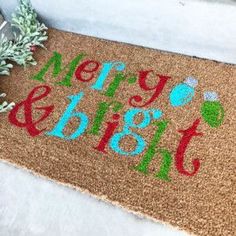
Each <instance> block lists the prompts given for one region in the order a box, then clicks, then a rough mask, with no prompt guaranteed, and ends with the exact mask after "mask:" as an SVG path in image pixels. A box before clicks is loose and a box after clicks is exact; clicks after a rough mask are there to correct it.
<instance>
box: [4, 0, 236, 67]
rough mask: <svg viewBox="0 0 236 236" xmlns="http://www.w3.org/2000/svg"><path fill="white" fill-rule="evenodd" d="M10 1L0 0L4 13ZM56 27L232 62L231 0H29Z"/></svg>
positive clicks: (235, 53)
mask: <svg viewBox="0 0 236 236" xmlns="http://www.w3.org/2000/svg"><path fill="white" fill-rule="evenodd" d="M16 2H17V1H16V0H0V6H1V8H2V9H3V11H4V13H5V14H6V15H7V16H8V17H9V16H10V12H12V11H13V9H14V8H15V5H16ZM32 3H33V6H34V7H35V8H36V10H37V12H38V13H39V15H40V16H41V17H42V18H43V20H44V21H45V22H46V23H47V24H48V25H49V26H53V27H56V28H59V29H63V30H67V31H73V32H78V33H82V34H86V35H92V36H97V37H101V38H106V39H111V40H115V41H122V42H128V43H132V44H138V45H144V46H147V47H152V48H157V49H162V50H167V51H172V52H178V53H183V54H187V55H192V56H198V57H203V58H210V59H214V60H219V61H225V62H229V63H236V43H235V42H236V27H235V24H236V23H235V22H236V1H233V0H221V1H219V0H218V1H200V0H158V1H157V0H135V1H134V0H119V1H117V0H48V1H42V0H32Z"/></svg>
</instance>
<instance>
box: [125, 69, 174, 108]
mask: <svg viewBox="0 0 236 236" xmlns="http://www.w3.org/2000/svg"><path fill="white" fill-rule="evenodd" d="M150 72H153V71H152V70H149V71H139V86H140V88H141V89H143V90H145V91H153V90H154V93H153V95H152V97H151V98H150V99H149V100H148V101H147V102H146V103H144V104H135V103H133V101H135V102H137V103H140V102H142V100H143V98H142V97H141V96H140V95H135V96H133V97H131V98H130V99H129V105H130V106H133V107H145V106H147V105H149V104H151V103H152V102H153V101H155V100H156V99H157V98H158V97H159V96H160V94H161V92H162V90H163V88H164V86H165V84H166V82H167V80H168V79H170V78H171V77H169V76H166V75H157V76H158V77H159V78H160V80H159V82H158V83H157V85H156V86H154V87H149V86H148V85H147V82H146V80H147V75H148V74H149V73H150Z"/></svg>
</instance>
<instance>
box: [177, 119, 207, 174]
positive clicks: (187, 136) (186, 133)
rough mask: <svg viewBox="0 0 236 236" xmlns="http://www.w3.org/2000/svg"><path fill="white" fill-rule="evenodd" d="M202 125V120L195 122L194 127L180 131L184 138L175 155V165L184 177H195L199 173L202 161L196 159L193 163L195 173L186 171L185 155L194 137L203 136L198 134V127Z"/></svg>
mask: <svg viewBox="0 0 236 236" xmlns="http://www.w3.org/2000/svg"><path fill="white" fill-rule="evenodd" d="M199 123H200V119H197V120H195V121H194V122H193V125H192V126H191V127H190V128H188V129H186V130H179V131H178V132H180V133H182V134H183V137H182V138H181V140H180V142H179V146H178V148H177V151H176V154H175V165H176V168H177V170H178V172H179V173H181V174H183V175H188V176H193V175H195V174H196V173H197V171H198V170H199V167H200V161H199V159H194V160H193V161H192V164H193V166H194V170H193V172H188V171H187V170H185V169H184V153H185V151H186V149H187V146H188V144H189V142H190V140H191V139H192V137H193V136H202V135H203V134H202V133H197V132H196V130H197V127H198V125H199Z"/></svg>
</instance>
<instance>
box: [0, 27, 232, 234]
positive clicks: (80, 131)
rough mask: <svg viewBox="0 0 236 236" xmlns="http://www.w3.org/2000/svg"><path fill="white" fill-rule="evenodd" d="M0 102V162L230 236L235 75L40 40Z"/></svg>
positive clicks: (218, 68)
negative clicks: (1, 108) (3, 109)
mask: <svg viewBox="0 0 236 236" xmlns="http://www.w3.org/2000/svg"><path fill="white" fill-rule="evenodd" d="M46 47H47V48H48V50H37V51H36V53H35V57H36V59H37V61H38V65H37V66H35V67H30V68H26V69H22V68H21V67H15V69H14V70H13V71H12V75H11V76H10V77H8V78H1V90H2V91H5V92H7V94H8V99H9V100H11V101H15V102H16V106H15V107H14V109H13V110H12V111H11V112H10V113H9V114H2V115H1V129H0V142H1V145H0V147H1V159H3V160H5V161H7V162H10V163H13V164H16V165H17V166H21V167H24V168H27V169H29V170H31V171H33V172H34V173H37V174H39V175H42V176H46V177H48V178H50V179H53V180H55V181H58V182H61V183H63V184H66V185H70V186H72V187H75V188H77V189H80V190H81V191H86V192H89V193H91V194H93V195H95V196H97V197H98V198H101V199H104V200H107V201H109V202H112V203H114V204H115V205H119V206H122V207H125V208H126V209H128V210H130V211H132V212H135V213H138V214H142V215H145V216H148V217H150V218H152V219H154V220H156V221H161V222H165V223H168V224H171V225H173V226H175V227H178V228H180V229H184V230H186V231H188V232H190V233H193V234H195V235H219V236H222V235H227V236H228V235H236V221H235V220H236V218H235V214H236V207H235V199H236V198H235V191H236V185H235V180H236V178H235V176H236V173H235V171H236V139H235V136H236V115H235V112H236V105H235V104H236V95H235V91H236V67H235V66H233V65H226V64H223V63H218V62H214V61H208V60H202V59H196V58H192V57H187V56H183V55H177V54H171V53H166V52H161V51H157V50H152V49H147V48H142V47H136V46H131V45H127V44H122V43H116V42H110V41H106V40H101V39H97V38H92V37H86V36H81V35H76V34H72V33H65V32H61V31H57V30H50V31H49V41H48V42H47V44H46Z"/></svg>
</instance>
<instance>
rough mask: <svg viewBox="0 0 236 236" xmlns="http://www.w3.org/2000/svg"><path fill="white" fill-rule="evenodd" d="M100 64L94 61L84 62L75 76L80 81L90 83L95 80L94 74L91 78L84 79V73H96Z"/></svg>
mask: <svg viewBox="0 0 236 236" xmlns="http://www.w3.org/2000/svg"><path fill="white" fill-rule="evenodd" d="M99 65H100V64H99V63H98V62H97V61H92V60H88V61H85V62H83V63H82V64H81V65H79V66H78V67H77V69H76V71H75V76H76V78H77V79H78V80H81V81H83V82H87V81H90V80H92V79H93V78H94V74H93V73H92V74H91V75H90V76H88V77H87V78H83V77H82V73H83V72H84V73H91V72H95V71H96V70H97V69H98V67H99Z"/></svg>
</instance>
